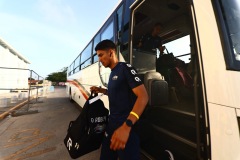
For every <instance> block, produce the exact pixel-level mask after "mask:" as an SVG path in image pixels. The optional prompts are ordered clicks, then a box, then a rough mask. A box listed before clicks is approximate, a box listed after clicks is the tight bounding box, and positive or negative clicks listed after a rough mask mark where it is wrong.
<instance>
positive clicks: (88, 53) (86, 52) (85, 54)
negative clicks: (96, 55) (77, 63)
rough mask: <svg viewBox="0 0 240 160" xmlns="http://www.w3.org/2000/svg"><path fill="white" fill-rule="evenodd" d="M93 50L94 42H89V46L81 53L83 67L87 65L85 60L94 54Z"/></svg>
mask: <svg viewBox="0 0 240 160" xmlns="http://www.w3.org/2000/svg"><path fill="white" fill-rule="evenodd" d="M91 50H92V43H89V44H88V46H87V47H86V48H85V49H84V51H83V52H82V54H81V62H82V64H81V68H84V67H86V64H87V62H85V61H86V60H87V59H89V58H90V57H91V55H92V52H91ZM88 63H89V62H88ZM89 64H91V59H90V63H89ZM89 64H88V65H89Z"/></svg>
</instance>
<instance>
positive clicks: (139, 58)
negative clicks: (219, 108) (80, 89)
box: [129, 0, 210, 160]
mask: <svg viewBox="0 0 240 160" xmlns="http://www.w3.org/2000/svg"><path fill="white" fill-rule="evenodd" d="M155 24H160V25H161V29H160V33H158V35H157V39H159V37H160V38H161V41H162V45H163V46H165V48H166V49H165V50H164V53H163V55H161V54H160V51H159V49H158V46H157V47H156V46H153V48H150V49H149V48H147V49H146V48H141V47H139V46H140V45H138V44H139V38H141V37H147V38H145V39H147V40H148V39H149V40H152V39H154V38H153V37H151V36H150V35H152V31H153V28H154V26H155ZM194 25H196V24H195V20H194V10H193V4H192V1H190V0H171V1H169V0H146V1H144V0H139V1H136V2H135V3H134V4H133V5H132V6H131V21H130V29H131V31H130V40H129V46H130V47H129V48H130V63H131V64H132V65H133V66H134V67H135V68H136V70H137V71H138V74H139V75H140V76H141V77H142V80H143V83H144V85H145V88H146V90H147V92H148V95H149V103H148V105H147V106H146V109H145V111H144V113H143V115H142V118H141V119H140V124H141V127H140V129H139V135H140V139H141V149H142V151H143V153H144V154H145V155H146V156H147V157H152V159H164V156H165V155H166V152H167V153H171V155H173V156H174V159H184V160H195V159H208V158H209V145H210V144H209V133H208V121H207V118H208V117H207V111H206V103H205V98H204V97H205V92H204V83H203V80H202V75H203V73H202V72H201V70H202V69H201V68H202V65H201V64H200V60H199V59H201V56H200V55H201V54H200V50H199V48H198V46H199V45H198V41H197V39H198V37H197V30H196V27H195V28H194ZM154 42H155V41H154ZM154 47H155V48H154ZM141 77H140V78H141Z"/></svg>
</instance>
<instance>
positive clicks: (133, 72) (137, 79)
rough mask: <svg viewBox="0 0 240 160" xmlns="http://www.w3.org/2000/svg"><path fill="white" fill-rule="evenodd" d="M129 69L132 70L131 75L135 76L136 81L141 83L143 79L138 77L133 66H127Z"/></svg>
mask: <svg viewBox="0 0 240 160" xmlns="http://www.w3.org/2000/svg"><path fill="white" fill-rule="evenodd" d="M126 65H127V66H128V67H129V68H131V73H132V75H134V80H135V81H137V82H141V79H140V78H139V77H138V76H137V72H136V70H135V69H133V68H132V66H131V64H126Z"/></svg>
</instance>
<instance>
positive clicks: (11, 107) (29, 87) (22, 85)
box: [0, 67, 53, 119]
mask: <svg viewBox="0 0 240 160" xmlns="http://www.w3.org/2000/svg"><path fill="white" fill-rule="evenodd" d="M51 91H53V87H52V86H51V82H49V81H47V80H44V78H43V77H41V76H40V75H38V74H37V73H36V72H34V71H33V70H30V69H24V68H8V67H0V114H3V113H5V115H4V116H7V115H9V114H10V115H11V114H12V113H14V112H15V111H16V110H18V109H19V108H20V107H23V106H25V111H26V112H28V111H29V108H30V107H31V105H32V104H34V103H38V102H40V101H39V99H40V98H41V97H46V96H47V93H48V92H51ZM0 119H1V116H0Z"/></svg>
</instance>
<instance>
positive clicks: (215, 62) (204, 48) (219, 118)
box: [194, 0, 240, 160]
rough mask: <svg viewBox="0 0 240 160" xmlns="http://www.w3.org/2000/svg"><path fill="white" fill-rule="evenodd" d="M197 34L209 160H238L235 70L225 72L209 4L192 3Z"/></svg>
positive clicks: (239, 102)
mask: <svg viewBox="0 0 240 160" xmlns="http://www.w3.org/2000/svg"><path fill="white" fill-rule="evenodd" d="M194 8H195V12H196V19H197V25H198V26H197V27H198V31H199V38H200V45H201V54H202V60H203V69H204V78H205V84H206V94H207V103H208V115H209V123H210V126H209V128H210V138H211V158H212V159H213V160H225V159H232V160H238V159H240V152H239V148H240V139H239V136H240V135H239V124H238V121H237V117H239V114H236V113H238V112H239V110H238V109H237V108H240V98H239V94H238V93H237V92H238V91H239V90H240V85H239V80H240V74H239V72H238V71H230V70H227V69H226V64H225V60H224V53H223V48H222V43H221V39H220V35H219V30H218V26H217V22H216V17H215V14H214V11H213V7H212V3H211V1H204V3H202V1H201V0H196V1H194Z"/></svg>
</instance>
